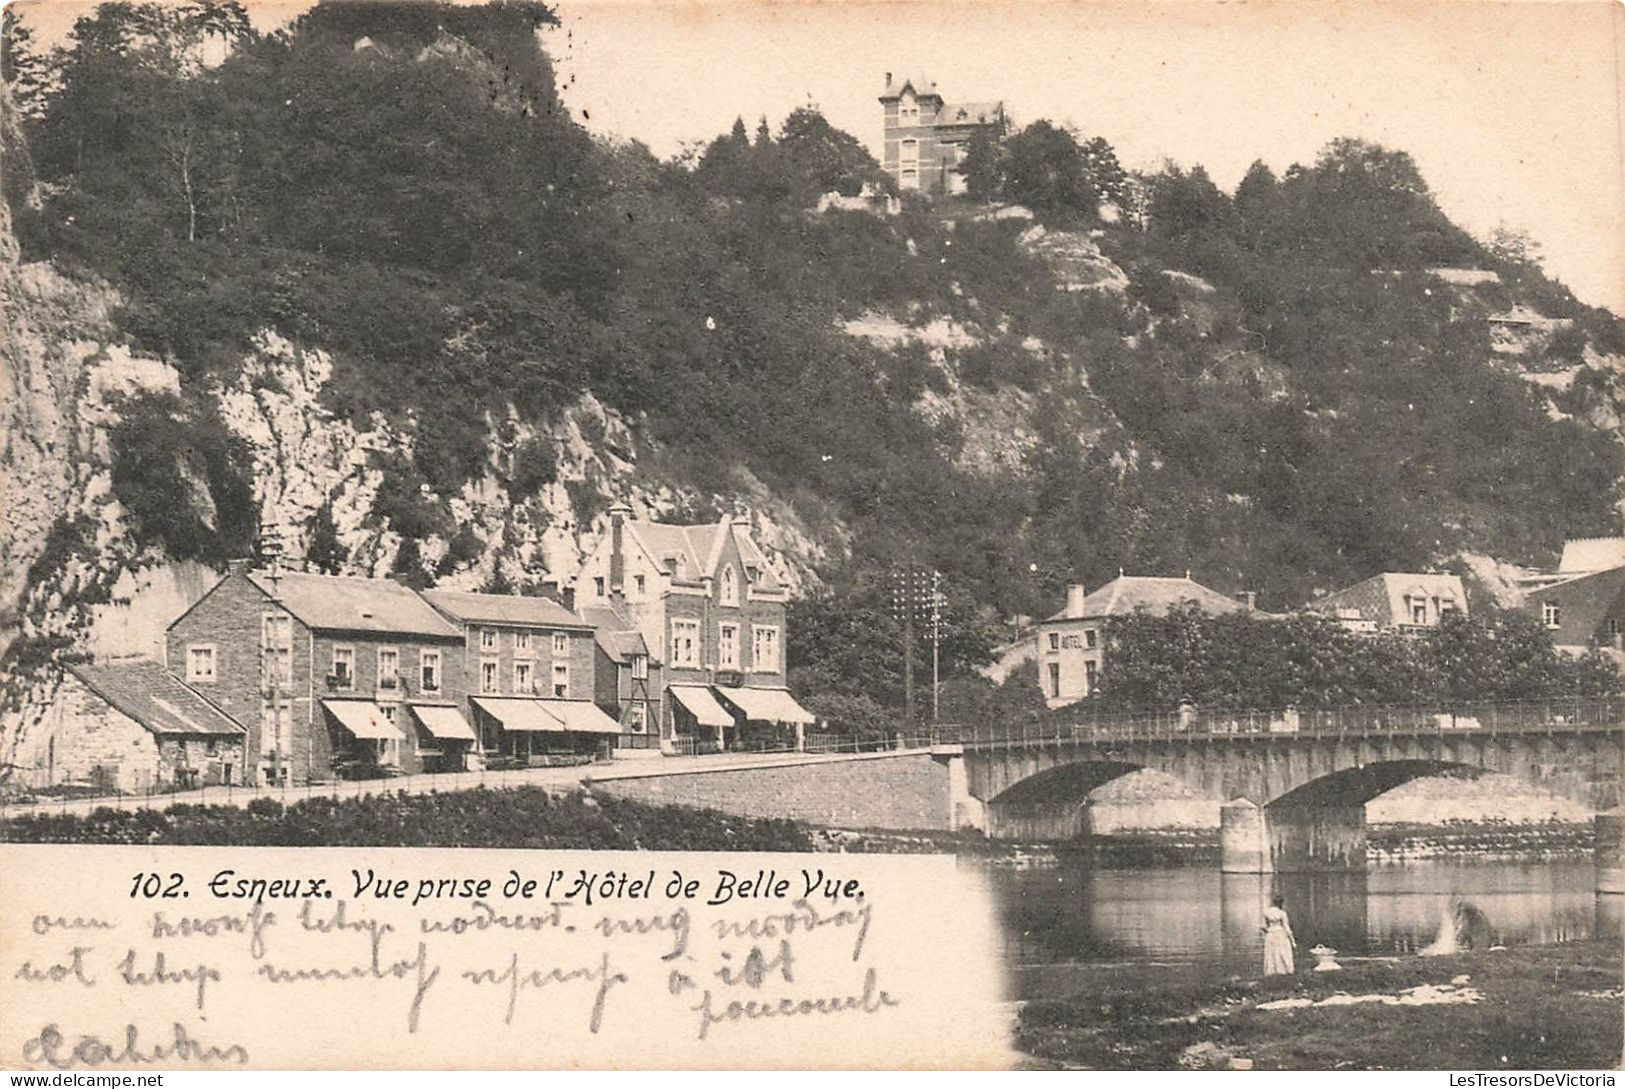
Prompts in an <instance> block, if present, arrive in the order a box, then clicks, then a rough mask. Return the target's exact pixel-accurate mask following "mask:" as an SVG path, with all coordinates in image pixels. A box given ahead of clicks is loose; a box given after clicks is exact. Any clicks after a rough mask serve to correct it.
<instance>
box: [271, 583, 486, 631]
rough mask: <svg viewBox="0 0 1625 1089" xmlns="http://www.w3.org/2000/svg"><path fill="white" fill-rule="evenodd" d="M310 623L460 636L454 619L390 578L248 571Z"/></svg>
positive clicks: (326, 628)
mask: <svg viewBox="0 0 1625 1089" xmlns="http://www.w3.org/2000/svg"><path fill="white" fill-rule="evenodd" d="M248 578H249V580H250V581H252V582H253V583H254V585H255V586H257V587H259V588H260V589H261V590H262V591H264V592H265V594H266V595H267V596H268V597H275V598H277V599H278V600H280V601H281V602H282V605H283V606H284V607H285V608H286V609H287V610H288V611H289V612H290V613H292V614H293V615H294V616H296V617H298V618H299V620H300V622H301V623H303V624H304V625H305V626H307V627H310V628H314V629H316V630H317V631H353V632H377V633H379V634H386V635H424V636H431V637H434V638H443V639H461V638H462V633H461V632H459V631H458V630H457V629H456V627H454V626H453V625H452V623H451V622H450V621H449V620H447V619H446V618H445V617H443V616H441V615H440V614H439V613H437V612H435V610H434V607H433V606H431V605H430V604H429V603H428V602H427V601H425V600H423V598H421V597H419V596H418V594H417V593H416V592H415V591H413V590H412V589H410V588H409V587H406V586H402V585H401V584H400V583H398V582H392V581H391V580H389V579H364V578H356V577H354V576H350V575H307V574H302V573H301V574H286V575H282V576H280V577H279V578H277V579H275V580H274V584H275V591H274V592H273V590H272V585H273V580H272V579H271V578H270V576H268V575H267V574H266V573H265V572H263V571H255V572H253V573H251V574H250V575H249V576H248Z"/></svg>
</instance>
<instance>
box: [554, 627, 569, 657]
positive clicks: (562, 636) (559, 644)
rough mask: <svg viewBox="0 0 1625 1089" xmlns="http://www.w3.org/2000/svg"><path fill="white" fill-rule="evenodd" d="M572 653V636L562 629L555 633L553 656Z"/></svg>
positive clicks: (565, 655)
mask: <svg viewBox="0 0 1625 1089" xmlns="http://www.w3.org/2000/svg"><path fill="white" fill-rule="evenodd" d="M569 653H570V636H569V635H568V634H566V633H565V632H562V631H556V632H554V633H553V657H555V658H564V657H567V656H568V655H569Z"/></svg>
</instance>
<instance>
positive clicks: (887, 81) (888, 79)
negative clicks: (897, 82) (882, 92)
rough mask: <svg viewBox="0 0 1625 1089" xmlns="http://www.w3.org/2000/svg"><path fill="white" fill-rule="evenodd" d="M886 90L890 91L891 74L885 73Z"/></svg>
mask: <svg viewBox="0 0 1625 1089" xmlns="http://www.w3.org/2000/svg"><path fill="white" fill-rule="evenodd" d="M886 90H888V91H889V90H891V73H890V72H887V73H886Z"/></svg>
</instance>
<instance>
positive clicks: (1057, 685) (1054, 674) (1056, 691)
mask: <svg viewBox="0 0 1625 1089" xmlns="http://www.w3.org/2000/svg"><path fill="white" fill-rule="evenodd" d="M1049 694H1050V695H1052V696H1059V695H1060V694H1061V663H1060V662H1051V663H1050V664H1049Z"/></svg>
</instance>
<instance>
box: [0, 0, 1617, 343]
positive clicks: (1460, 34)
mask: <svg viewBox="0 0 1625 1089" xmlns="http://www.w3.org/2000/svg"><path fill="white" fill-rule="evenodd" d="M553 3H554V5H555V7H556V8H557V10H558V13H559V16H560V18H561V21H562V25H561V26H560V27H558V28H556V29H553V30H550V31H548V32H546V33H545V34H544V35H543V40H544V44H545V45H546V47H547V49H548V51H549V52H550V53H551V54H552V55H553V57H554V60H555V63H556V65H557V68H558V73H559V79H560V83H561V89H562V91H563V94H564V99H565V102H566V104H567V105H568V106H569V107H570V108H571V109H572V111H574V113H575V115H576V117H577V119H578V120H580V121H581V122H582V123H583V124H584V125H585V126H586V127H587V128H588V129H589V130H591V131H593V132H596V133H599V134H601V135H606V136H615V137H621V138H627V139H637V140H641V141H643V142H644V143H646V144H648V145H649V147H650V148H651V149H653V150H654V152H655V153H656V154H658V155H661V156H663V157H664V156H669V155H673V154H677V153H679V152H680V151H682V150H683V149H684V148H685V147H687V146H692V145H694V144H697V143H700V142H703V141H706V140H709V139H710V138H712V137H714V136H716V135H718V134H719V133H722V132H724V131H726V130H727V129H728V128H729V126H731V125H732V123H733V120H734V118H735V117H736V116H743V117H744V118H745V119H746V121H747V123H748V124H749V125H750V127H752V128H754V127H755V122H756V120H757V118H759V117H761V116H763V115H765V116H766V117H767V118H768V120H769V121H770V122H771V123H772V124H774V125H775V126H776V125H777V124H778V123H779V122H780V121H781V120H782V119H783V118H784V116H785V114H787V113H789V111H790V110H792V109H795V108H796V107H797V106H803V105H807V104H808V103H812V104H814V105H816V106H817V107H818V108H819V109H820V110H821V111H822V112H823V113H824V115H825V116H826V117H828V118H829V119H830V121H831V122H833V123H834V124H835V125H837V126H838V127H840V128H843V129H846V130H847V131H849V132H851V133H853V134H854V135H856V136H858V137H859V138H860V139H862V140H863V141H864V142H865V143H867V144H868V145H869V146H870V148H871V149H872V150H874V151H876V153H877V157H878V151H879V140H880V106H879V103H878V102H877V101H876V99H877V96H878V95H879V93H880V88H881V87H882V85H883V84H884V81H885V75H886V73H887V72H888V71H890V72H894V73H899V74H901V73H914V74H918V73H924V74H925V75H926V76H927V77H929V78H930V79H933V80H935V81H936V83H937V85H938V89H939V90H940V91H941V93H942V94H943V95H944V97H946V98H947V99H948V100H949V101H953V100H955V99H968V100H976V101H980V100H985V99H1002V100H1003V101H1004V103H1005V105H1006V109H1007V111H1008V112H1009V113H1010V115H1011V116H1012V117H1013V119H1014V120H1015V121H1016V122H1017V123H1018V124H1025V123H1027V122H1030V121H1034V120H1037V119H1039V118H1047V119H1050V120H1053V121H1057V122H1063V123H1070V124H1072V125H1074V126H1076V127H1077V129H1078V130H1079V131H1080V132H1081V133H1082V134H1083V135H1085V136H1103V137H1105V138H1106V139H1107V140H1108V141H1110V142H1111V144H1112V145H1113V146H1114V147H1115V148H1116V149H1117V153H1118V157H1119V158H1120V159H1121V160H1122V162H1123V164H1124V165H1125V166H1128V167H1129V168H1131V169H1137V168H1138V169H1152V168H1155V167H1156V166H1157V165H1158V164H1159V163H1160V162H1161V161H1162V160H1164V159H1172V160H1174V161H1176V162H1178V163H1180V164H1182V165H1185V166H1191V165H1194V164H1197V163H1200V164H1201V165H1203V166H1205V167H1206V168H1207V170H1208V172H1209V173H1210V174H1211V175H1212V176H1213V178H1214V180H1215V181H1217V182H1218V183H1219V184H1220V185H1221V186H1223V187H1225V188H1226V189H1231V188H1233V187H1234V186H1235V184H1236V182H1238V181H1239V180H1240V178H1241V176H1242V174H1243V173H1244V172H1245V171H1246V169H1247V167H1248V166H1249V165H1250V164H1251V163H1252V162H1253V161H1254V160H1256V159H1262V160H1264V161H1265V162H1266V163H1268V164H1269V165H1270V166H1271V167H1273V168H1274V169H1275V170H1276V172H1277V173H1279V172H1281V171H1283V170H1285V168H1286V167H1288V166H1290V165H1291V164H1292V163H1294V162H1305V163H1307V162H1310V161H1312V160H1313V159H1314V157H1315V154H1316V153H1317V151H1318V150H1319V149H1320V148H1321V147H1323V146H1324V145H1325V144H1326V143H1327V142H1328V141H1330V140H1331V139H1333V138H1334V137H1338V136H1357V137H1363V138H1365V139H1369V140H1374V141H1376V142H1379V143H1382V144H1384V145H1386V146H1388V147H1391V148H1399V149H1403V150H1405V151H1408V152H1410V153H1411V155H1412V156H1413V157H1414V158H1415V159H1416V161H1417V163H1418V165H1419V166H1420V167H1421V170H1422V173H1423V176H1424V177H1426V178H1427V180H1428V182H1429V184H1430V185H1431V186H1432V188H1433V190H1434V194H1435V196H1436V198H1437V199H1438V201H1439V203H1440V205H1441V206H1442V207H1443V208H1444V210H1445V211H1446V212H1447V213H1448V214H1449V215H1450V216H1451V217H1452V218H1453V219H1454V220H1456V222H1458V223H1460V224H1461V225H1462V226H1464V227H1466V228H1467V229H1468V230H1470V231H1472V232H1473V233H1474V234H1476V235H1478V236H1480V237H1485V236H1487V235H1488V234H1489V232H1490V231H1492V230H1493V229H1495V228H1496V227H1497V226H1499V225H1503V224H1504V225H1506V226H1508V227H1511V228H1513V229H1516V230H1520V231H1523V232H1526V233H1527V234H1528V235H1529V236H1530V237H1531V238H1532V239H1533V240H1534V241H1535V243H1536V244H1537V245H1538V247H1539V250H1540V252H1541V254H1542V255H1543V258H1544V261H1545V264H1546V267H1547V270H1548V271H1549V272H1550V273H1552V274H1553V275H1555V276H1556V277H1557V278H1558V279H1560V280H1562V281H1564V282H1565V283H1567V284H1568V285H1569V286H1570V287H1571V288H1573V289H1574V291H1575V293H1576V294H1577V295H1578V296H1580V298H1582V299H1583V300H1585V301H1587V302H1590V303H1593V304H1596V305H1601V306H1608V307H1609V308H1610V309H1612V310H1614V311H1615V312H1616V313H1622V314H1625V108H1622V102H1621V88H1622V87H1625V5H1621V4H1620V3H1615V2H1610V0H1585V2H1580V3H1575V2H1545V0H1518V2H1512V3H1487V2H1479V0H1432V2H1428V3H1412V2H1409V0H1386V2H1384V3H1380V4H1378V3H1368V2H1365V0H1360V2H1348V3H1345V2H1340V0H1254V2H1234V0H1232V2H1223V0H1179V2H1169V3H1152V2H1146V0H1136V2H1123V0H1116V2H1113V0H1093V2H1068V0H1005V2H1003V3H989V2H986V0H982V2H972V0H849V2H844V3H840V2H835V0H553ZM249 6H250V10H251V13H252V15H253V16H254V21H255V22H256V24H257V25H259V26H261V27H266V26H270V25H274V24H275V23H278V22H281V21H283V20H285V19H286V18H288V17H289V16H290V14H291V13H292V12H294V11H296V10H298V9H300V8H302V7H304V6H305V5H304V4H303V3H295V4H288V3H283V2H274V3H262V4H254V3H253V2H252V0H250V5H249ZM84 7H85V5H84V4H82V3H76V2H71V0H31V2H28V3H26V5H25V10H26V11H27V12H28V16H27V17H28V18H29V19H30V21H31V22H34V23H36V24H37V25H40V27H41V29H42V31H44V33H42V35H41V36H42V37H46V38H50V37H53V36H55V34H53V33H52V32H53V31H55V33H56V34H59V33H60V32H61V31H63V30H65V29H66V27H67V26H69V25H71V22H72V17H73V16H74V15H76V14H78V13H79V12H81V11H83V10H84Z"/></svg>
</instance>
